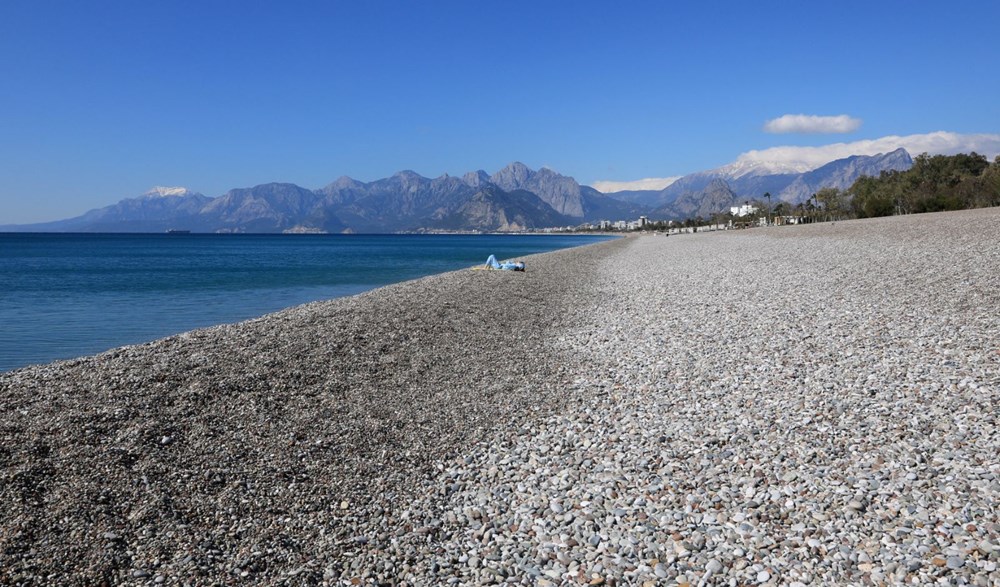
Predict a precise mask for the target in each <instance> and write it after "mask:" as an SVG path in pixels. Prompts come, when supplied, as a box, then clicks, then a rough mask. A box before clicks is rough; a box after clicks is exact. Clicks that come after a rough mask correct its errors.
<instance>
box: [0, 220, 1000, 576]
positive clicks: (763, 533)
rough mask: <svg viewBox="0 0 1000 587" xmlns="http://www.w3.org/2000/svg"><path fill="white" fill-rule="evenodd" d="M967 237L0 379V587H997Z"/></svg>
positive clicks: (973, 235) (886, 239)
mask: <svg viewBox="0 0 1000 587" xmlns="http://www.w3.org/2000/svg"><path fill="white" fill-rule="evenodd" d="M998 219H1000V210H998V209H983V210H975V211H967V212H959V213H947V214H942V215H940V216H938V215H921V216H919V217H897V218H891V219H876V220H867V221H846V222H837V223H835V224H829V225H827V224H816V225H804V226H801V227H780V228H777V229H766V228H762V229H755V230H752V231H729V232H723V233H705V234H701V233H696V234H691V235H685V237H684V238H670V239H662V238H626V239H616V240H612V241H607V242H604V243H599V244H595V245H590V246H586V247H577V248H573V249H564V250H561V251H556V252H550V253H544V254H540V255H536V256H531V257H529V261H530V264H529V271H528V272H527V273H525V274H518V273H511V272H485V271H460V272H454V273H447V274H440V275H435V276H431V277H426V278H422V279H419V280H416V281H412V282H405V283H401V284H395V285H391V286H386V287H383V288H379V289H377V290H373V291H369V292H366V293H364V294H360V295H358V296H354V297H352V298H340V299H336V300H331V301H328V302H316V303H313V304H308V305H305V306H301V307H297V308H292V309H289V310H285V311H283V312H279V313H277V314H272V315H268V316H265V317H262V318H259V319H256V320H251V321H248V322H245V323H240V324H236V325H224V326H218V327H213V328H209V329H205V330H201V331H194V332H191V333H186V334H183V335H178V336H175V337H171V338H168V339H164V340H161V341H156V342H154V343H147V344H145V345H138V346H135V347H127V348H125V349H120V350H118V351H112V352H110V353H106V354H104V355H99V356H96V357H89V358H84V359H78V360H74V361H69V362H64V363H59V364H55V365H45V366H39V367H32V368H28V369H25V370H20V371H14V372H11V373H4V374H0V399H2V400H3V402H4V404H5V405H6V406H7V414H8V417H7V421H6V422H5V423H4V425H3V428H2V441H3V442H2V444H0V446H2V447H4V449H3V452H0V476H2V478H0V516H2V517H0V582H4V583H13V582H15V580H16V579H17V578H20V579H21V580H22V581H24V582H25V583H26V584H33V583H34V584H41V583H43V582H44V579H43V578H44V577H45V576H47V575H48V574H52V573H55V574H56V575H58V576H60V577H66V578H67V581H71V582H80V581H83V582H88V583H99V582H100V581H101V580H108V581H109V583H111V584H136V585H139V584H143V585H144V584H147V583H149V582H151V581H153V580H154V579H155V578H156V577H163V579H162V580H163V581H164V582H166V583H168V584H184V583H186V582H187V583H191V584H198V583H203V582H206V581H208V582H223V581H225V580H230V579H231V580H248V581H254V582H257V583H262V584H282V583H286V582H292V583H316V584H328V585H341V584H352V581H355V580H356V581H357V582H358V583H367V582H387V583H396V584H403V583H406V584H411V585H430V584H440V583H447V582H448V581H449V580H452V581H455V582H457V583H458V584H480V583H497V584H502V583H506V584H512V585H513V584H531V585H543V584H560V583H562V582H567V583H580V582H583V583H585V584H586V583H591V582H593V581H600V582H603V583H605V584H611V583H613V582H616V581H617V582H619V583H624V584H644V583H645V582H652V583H653V584H657V583H660V582H673V583H676V584H684V583H690V584H697V583H699V582H703V581H704V582H706V583H713V582H721V583H726V582H729V581H736V582H737V583H758V584H764V585H771V584H786V583H787V584H803V585H804V584H818V583H824V584H829V583H850V582H855V583H858V582H869V581H873V582H875V581H887V582H902V581H907V582H909V581H913V580H916V581H918V582H923V583H928V582H934V581H936V580H938V579H941V578H947V579H949V580H951V579H955V578H957V577H962V578H964V579H965V580H967V581H969V582H970V583H973V584H976V582H977V581H978V582H985V583H984V584H990V582H996V581H998V580H1000V572H998V571H997V562H998V560H1000V549H998V548H1000V547H998V534H1000V525H998V524H997V522H996V520H995V513H996V508H997V503H1000V464H997V462H996V459H995V455H996V454H997V452H998V451H1000V432H998V424H1000V423H998V422H997V418H998V414H997V412H996V406H997V405H1000V379H998V376H997V373H998V372H1000V349H998V348H997V347H996V338H995V333H996V332H998V331H1000V318H998V317H997V316H996V312H995V307H996V304H997V302H998V294H997V292H998V291H1000V278H998V277H997V276H998V274H1000V245H998V243H997V242H996V239H995V227H996V225H997V221H998ZM593 584H597V583H593Z"/></svg>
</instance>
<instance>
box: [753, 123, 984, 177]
mask: <svg viewBox="0 0 1000 587" xmlns="http://www.w3.org/2000/svg"><path fill="white" fill-rule="evenodd" d="M900 147H902V148H904V149H906V151H907V152H908V153H909V154H910V155H911V156H914V157H915V156H917V155H919V154H920V153H928V154H930V155H954V154H956V153H968V152H971V151H975V152H977V153H979V154H980V155H986V157H987V158H988V159H990V160H992V159H993V158H994V157H996V156H997V155H998V154H1000V134H968V135H966V134H959V133H954V132H945V131H938V132H932V133H927V134H921V135H907V136H905V137H901V136H895V135H893V136H887V137H882V138H880V139H870V140H864V141H853V142H850V143H833V144H831V145H823V146H821V147H791V146H789V147H772V148H770V149H761V150H754V151H747V152H746V153H742V154H741V155H740V156H739V157H737V158H736V163H738V164H754V163H771V164H780V165H786V166H788V167H800V168H804V169H816V168H817V167H820V166H822V165H825V164H827V163H829V162H830V161H834V160H836V159H843V158H845V157H850V156H851V155H877V154H879V153H888V152H890V151H895V150H896V149H898V148H900Z"/></svg>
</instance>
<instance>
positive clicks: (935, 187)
mask: <svg viewBox="0 0 1000 587" xmlns="http://www.w3.org/2000/svg"><path fill="white" fill-rule="evenodd" d="M810 203H811V204H812V205H813V206H815V207H816V208H817V209H818V210H819V211H820V214H821V216H824V217H825V218H824V219H826V220H835V219H838V218H850V217H856V218H872V217H875V216H892V215H895V214H916V213H920V212H943V211H946V210H965V209H969V208H986V207H989V206H1000V156H998V157H997V158H996V159H995V160H994V161H993V163H990V162H989V161H988V160H987V159H986V157H985V156H983V155H979V154H978V153H975V152H972V153H968V154H966V153H960V154H958V155H934V156H930V155H928V154H927V153H923V154H921V155H918V156H917V157H916V158H915V159H914V160H913V167H911V168H910V169H907V170H906V171H883V172H882V173H881V174H880V175H879V177H868V176H862V177H859V178H858V179H857V181H855V182H854V184H853V185H851V187H850V188H848V189H847V190H844V191H841V190H838V189H836V188H824V189H821V190H819V191H818V192H816V193H815V194H814V195H813V196H812V197H811V198H810Z"/></svg>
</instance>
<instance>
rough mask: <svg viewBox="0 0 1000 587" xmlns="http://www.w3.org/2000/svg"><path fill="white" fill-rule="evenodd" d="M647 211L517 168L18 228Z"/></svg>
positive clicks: (539, 217) (354, 223) (498, 220)
mask: <svg viewBox="0 0 1000 587" xmlns="http://www.w3.org/2000/svg"><path fill="white" fill-rule="evenodd" d="M644 211H645V209H644V208H642V207H638V206H634V205H632V204H629V203H626V202H621V201H619V200H615V199H613V198H609V197H607V196H605V195H604V194H602V193H600V192H598V191H597V190H595V189H593V188H591V187H587V186H581V185H580V184H578V183H577V182H576V180H574V179H573V178H571V177H567V176H563V175H560V174H558V173H556V172H555V171H552V170H551V169H540V170H538V171H535V170H533V169H530V168H529V167H528V166H526V165H524V164H523V163H519V162H514V163H511V164H510V165H508V166H506V167H504V168H503V169H501V170H499V171H497V172H496V173H494V174H493V175H489V174H487V173H486V172H485V171H482V170H479V171H473V172H470V173H467V174H465V175H464V176H462V177H453V176H449V175H442V176H441V177H437V178H433V179H431V178H427V177H423V176H421V175H420V174H418V173H416V172H413V171H400V172H398V173H396V174H394V175H392V176H391V177H387V178H383V179H379V180H376V181H372V182H368V183H364V182H361V181H357V180H355V179H352V178H350V177H346V176H345V177H341V178H339V179H337V180H336V181H334V182H332V183H330V184H328V185H327V186H325V187H323V188H320V189H318V190H310V189H307V188H304V187H301V186H297V185H295V184H290V183H268V184H262V185H257V186H254V187H249V188H237V189H232V190H229V191H228V192H226V193H225V194H223V195H221V196H219V197H217V198H210V197H207V196H205V195H203V194H199V193H194V192H191V191H188V190H186V189H184V188H163V187H158V188H154V189H153V190H150V191H149V192H147V193H145V194H142V195H141V196H139V197H136V198H128V199H125V200H121V201H120V202H118V203H117V204H113V205H111V206H106V207H104V208H100V209H97V210H91V211H90V212H87V213H86V214H83V215H82V216H78V217H76V218H70V219H67V220H59V221H55V222H45V223H40V224H29V225H19V226H6V227H2V228H3V229H5V230H13V231H49V232H70V231H76V232H164V231H168V230H186V231H191V232H224V233H236V232H254V233H277V232H331V233H339V232H369V233H371V232H406V231H419V230H479V231H523V230H532V229H540V228H548V227H554V226H575V225H578V224H581V223H584V222H590V221H596V220H601V219H603V218H606V217H611V218H618V217H621V218H631V217H636V216H638V215H639V214H641V213H642V212H644Z"/></svg>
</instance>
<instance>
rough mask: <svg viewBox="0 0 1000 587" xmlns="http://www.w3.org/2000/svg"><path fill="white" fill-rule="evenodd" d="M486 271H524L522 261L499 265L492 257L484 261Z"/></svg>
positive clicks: (506, 262)
mask: <svg viewBox="0 0 1000 587" xmlns="http://www.w3.org/2000/svg"><path fill="white" fill-rule="evenodd" d="M486 269H502V270H504V271H524V262H523V261H518V262H514V261H504V262H503V263H500V262H499V261H497V258H496V257H495V256H494V255H490V256H489V258H487V259H486Z"/></svg>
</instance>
